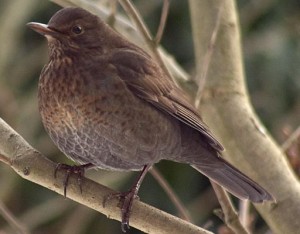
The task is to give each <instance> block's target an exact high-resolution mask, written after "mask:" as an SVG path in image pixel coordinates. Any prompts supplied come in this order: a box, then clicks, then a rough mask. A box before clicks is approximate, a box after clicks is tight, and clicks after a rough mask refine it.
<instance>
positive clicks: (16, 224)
mask: <svg viewBox="0 0 300 234" xmlns="http://www.w3.org/2000/svg"><path fill="white" fill-rule="evenodd" d="M0 214H1V215H2V217H3V218H4V219H5V220H6V221H7V222H8V223H9V225H10V226H11V227H12V228H13V229H14V230H15V231H16V233H20V234H29V231H28V229H27V228H26V227H25V225H23V224H22V223H21V222H20V221H19V220H18V219H17V218H16V217H15V216H14V215H13V214H12V213H11V212H10V211H9V210H8V209H7V208H6V207H5V205H4V204H3V203H2V202H1V201H0Z"/></svg>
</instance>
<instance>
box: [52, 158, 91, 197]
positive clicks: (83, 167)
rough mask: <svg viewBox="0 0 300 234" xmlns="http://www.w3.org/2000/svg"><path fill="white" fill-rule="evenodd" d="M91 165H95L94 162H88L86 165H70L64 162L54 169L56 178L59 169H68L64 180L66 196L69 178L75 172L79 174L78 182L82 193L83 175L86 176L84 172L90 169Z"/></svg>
mask: <svg viewBox="0 0 300 234" xmlns="http://www.w3.org/2000/svg"><path fill="white" fill-rule="evenodd" d="M91 167H94V165H93V164H91V163H87V164H84V165H79V166H76V165H74V166H70V165H67V164H63V163H58V164H57V166H56V168H55V171H54V178H56V176H57V171H58V170H61V169H62V170H65V171H66V175H65V178H64V181H63V186H64V196H65V197H66V195H67V187H68V183H69V178H70V175H71V174H75V175H77V183H78V186H79V189H80V192H81V193H82V177H84V172H85V170H86V169H89V168H91Z"/></svg>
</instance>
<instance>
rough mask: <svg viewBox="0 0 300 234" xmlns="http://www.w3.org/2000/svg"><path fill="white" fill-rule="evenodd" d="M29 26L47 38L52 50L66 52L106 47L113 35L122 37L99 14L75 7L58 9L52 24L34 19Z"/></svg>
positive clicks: (110, 45) (111, 43) (112, 41)
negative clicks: (37, 21)
mask: <svg viewBox="0 0 300 234" xmlns="http://www.w3.org/2000/svg"><path fill="white" fill-rule="evenodd" d="M27 25H28V26H29V27H30V28H31V29H33V30H34V31H36V32H38V33H40V34H42V35H44V36H45V37H46V38H47V40H48V44H49V47H50V53H51V52H53V51H51V50H55V49H56V50H62V52H71V51H73V52H76V51H83V50H86V49H88V50H90V49H93V50H94V49H98V50H99V49H100V50H101V49H102V50H105V49H108V48H109V47H112V46H113V43H114V42H115V41H116V40H113V39H112V40H110V37H112V38H114V37H119V36H116V35H117V33H115V32H114V31H113V30H112V29H110V28H109V27H108V26H107V25H106V24H105V23H104V22H103V21H102V20H100V18H99V17H97V16H96V15H93V14H91V13H89V12H88V11H86V10H83V9H81V8H75V7H68V8H64V9H62V10H60V11H58V12H57V13H55V14H54V15H53V16H52V18H51V19H50V21H49V23H48V24H41V23H35V22H31V23H28V24H27Z"/></svg>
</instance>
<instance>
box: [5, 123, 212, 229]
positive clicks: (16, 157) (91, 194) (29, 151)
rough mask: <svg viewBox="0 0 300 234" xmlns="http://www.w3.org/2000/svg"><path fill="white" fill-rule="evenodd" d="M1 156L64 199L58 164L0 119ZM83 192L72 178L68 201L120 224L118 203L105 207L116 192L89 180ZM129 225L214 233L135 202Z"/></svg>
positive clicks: (84, 181)
mask: <svg viewBox="0 0 300 234" xmlns="http://www.w3.org/2000/svg"><path fill="white" fill-rule="evenodd" d="M0 154H1V157H0V159H1V161H2V162H5V163H6V164H9V165H10V166H11V168H12V169H14V170H15V171H16V172H17V173H18V174H19V175H20V176H22V177H23V178H24V179H27V180H30V181H32V182H34V183H37V184H39V185H41V186H44V187H46V188H48V189H50V190H52V191H55V192H57V193H59V194H61V195H63V186H62V181H63V179H64V176H65V174H64V173H63V172H58V176H57V178H56V179H55V178H54V170H55V167H56V164H55V163H53V162H51V161H50V160H49V159H47V158H46V157H45V156H43V155H42V154H41V153H39V152H38V151H36V150H35V149H33V148H32V147H31V146H30V145H29V144H28V143H27V142H26V141H25V140H24V139H23V138H22V137H21V136H20V135H19V134H18V133H16V132H15V131H14V130H13V129H12V128H11V127H10V126H9V125H8V124H7V123H5V122H4V121H3V120H2V119H1V118H0ZM82 189H83V193H82V194H81V193H80V189H79V187H78V183H77V178H76V176H74V175H72V176H71V178H70V181H69V185H68V194H67V196H68V198H70V199H72V200H74V201H76V202H78V203H81V204H83V205H85V206H87V207H90V208H92V209H94V210H96V211H99V212H101V213H103V214H105V215H106V216H107V217H108V218H111V219H115V220H120V218H121V214H120V208H119V207H118V201H117V200H115V199H113V200H110V201H109V202H107V204H106V206H105V208H104V207H103V206H102V202H103V199H104V198H105V197H106V196H107V195H108V194H111V193H115V191H112V190H110V189H109V188H107V187H105V186H103V185H100V184H97V183H95V182H94V181H92V180H89V179H86V178H83V180H82ZM130 225H131V226H133V227H135V228H137V229H139V230H142V231H144V232H146V233H166V234H168V233H178V234H179V233H188V234H209V233H211V232H209V231H206V230H204V229H202V228H200V227H197V226H195V225H193V224H191V223H188V222H186V221H184V220H182V219H179V218H177V217H174V216H172V215H170V214H167V213H166V212H163V211H161V210H158V209H156V208H154V207H151V206H149V205H146V204H145V203H142V202H140V201H138V200H136V201H134V205H133V209H132V215H131V218H130Z"/></svg>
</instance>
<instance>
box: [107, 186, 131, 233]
mask: <svg viewBox="0 0 300 234" xmlns="http://www.w3.org/2000/svg"><path fill="white" fill-rule="evenodd" d="M113 198H117V199H119V200H120V203H119V205H120V207H121V216H122V217H121V229H122V231H123V232H126V230H129V229H130V226H129V218H130V214H131V210H132V205H133V201H134V199H135V198H137V188H136V187H132V188H131V189H130V190H129V191H127V192H120V193H112V194H109V195H107V196H106V197H105V198H104V200H103V203H102V205H103V207H105V204H106V202H107V201H109V200H111V199H113Z"/></svg>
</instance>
